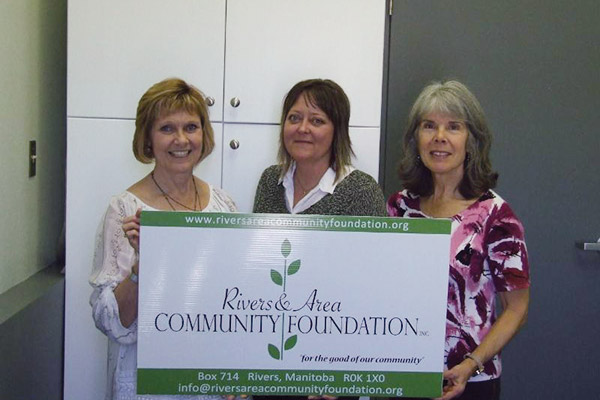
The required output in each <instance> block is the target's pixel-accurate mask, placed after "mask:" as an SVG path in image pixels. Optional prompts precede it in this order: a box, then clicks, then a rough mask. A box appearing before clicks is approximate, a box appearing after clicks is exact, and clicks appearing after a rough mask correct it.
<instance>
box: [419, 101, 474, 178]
mask: <svg viewBox="0 0 600 400" xmlns="http://www.w3.org/2000/svg"><path fill="white" fill-rule="evenodd" d="M468 138H469V130H468V128H467V126H466V124H465V122H464V121H462V120H461V119H458V118H455V117H454V116H451V115H448V114H444V113H439V112H433V113H429V114H426V115H425V116H424V117H423V119H422V120H421V123H420V124H419V127H418V128H417V143H418V150H419V155H420V156H421V161H422V162H423V164H424V165H425V167H427V169H429V170H430V171H431V174H432V176H433V177H434V180H435V179H439V178H444V179H445V178H450V177H453V178H456V179H458V180H460V179H462V177H463V175H464V161H465V157H466V147H467V139H468Z"/></svg>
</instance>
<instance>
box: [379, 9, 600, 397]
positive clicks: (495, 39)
mask: <svg viewBox="0 0 600 400" xmlns="http://www.w3.org/2000/svg"><path fill="white" fill-rule="evenodd" d="M598 15H600V2H598V1H597V0H577V1H571V2H566V1H563V0H526V1H522V0H504V1H491V0H488V1H481V0H452V1H439V0H395V1H394V15H393V17H392V21H391V26H390V43H391V46H390V69H389V86H388V95H389V101H388V103H387V110H386V111H387V121H386V123H387V127H388V129H387V137H386V143H385V146H384V151H385V153H384V154H383V155H382V156H383V159H384V160H385V161H384V168H385V171H384V176H385V180H384V184H385V192H386V193H387V194H390V193H392V192H393V191H395V190H398V189H399V188H400V184H399V182H398V180H397V178H396V171H395V169H396V164H397V162H398V160H399V158H400V156H401V154H400V148H399V141H400V138H401V136H402V133H403V129H404V126H405V122H406V116H407V114H408V110H409V108H410V106H411V105H412V103H413V101H414V100H415V98H416V96H417V95H418V93H419V91H420V90H421V89H422V88H423V86H424V85H426V84H427V83H428V82H430V81H431V80H434V79H437V80H441V79H448V78H456V79H459V80H461V81H463V82H464V83H466V84H467V85H468V86H469V87H470V88H471V89H472V90H473V92H474V93H475V94H476V96H477V97H478V98H479V100H480V102H481V103H482V105H483V108H484V109H485V111H486V113H487V117H488V122H489V123H490V126H491V128H492V131H493V132H494V134H495V138H494V143H493V145H492V162H493V165H494V168H495V169H497V170H498V171H499V173H500V179H499V185H498V188H497V191H498V192H499V193H500V195H501V196H502V197H504V198H505V199H506V200H508V201H509V203H510V204H511V206H512V208H513V209H514V210H515V212H516V213H517V215H518V216H519V217H520V218H521V220H522V221H523V224H524V226H525V235H526V241H527V246H528V250H529V256H530V263H531V276H532V287H531V303H530V310H529V319H528V322H527V324H526V325H525V327H524V329H523V330H522V331H521V332H519V334H518V335H517V336H516V337H515V338H514V340H513V341H512V342H511V343H509V345H508V346H507V347H506V349H505V351H504V352H503V361H504V362H503V364H504V370H503V373H502V381H503V383H502V384H503V388H502V392H503V396H502V398H503V399H511V400H513V399H515V400H520V399H578V398H597V397H598V392H599V391H600V380H599V379H598V372H597V360H598V358H600V349H599V348H598V346H597V344H598V334H599V333H600V318H598V299H599V298H600V297H599V296H598V285H600V256H599V254H595V253H591V252H583V251H581V250H578V249H576V248H575V241H576V240H582V239H585V240H587V241H596V240H597V239H598V237H599V236H600V213H599V212H598V211H599V210H600V207H599V206H598V204H599V202H598V199H599V198H600V173H599V170H600V161H599V150H600V134H599V132H598V126H600V113H599V112H598V102H599V95H600V74H599V72H598V71H599V68H600V51H599V50H598V40H599V38H600V24H598V21H597V17H598Z"/></svg>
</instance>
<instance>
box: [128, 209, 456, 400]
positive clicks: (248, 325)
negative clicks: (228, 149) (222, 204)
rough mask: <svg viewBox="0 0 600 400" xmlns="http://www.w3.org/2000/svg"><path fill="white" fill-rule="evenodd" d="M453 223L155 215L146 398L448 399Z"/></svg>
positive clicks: (147, 283)
mask: <svg viewBox="0 0 600 400" xmlns="http://www.w3.org/2000/svg"><path fill="white" fill-rule="evenodd" d="M449 234H450V221H448V220H431V219H400V218H375V217H373V218H371V217H332V216H289V215H273V214H269V215H267V214H213V213H198V214H192V213H172V212H144V213H143V214H142V233H141V237H142V240H141V250H140V254H141V259H140V286H139V289H140V291H139V317H138V324H139V328H138V329H139V333H138V392H139V393H144V394H217V393H229V394H234V393H246V394H269V395H308V394H320V395H323V394H327V395H338V396H340V395H354V396H423V397H437V396H439V395H440V394H441V381H442V371H443V355H444V336H445V316H446V296H447V287H448V254H449V238H450V235H449Z"/></svg>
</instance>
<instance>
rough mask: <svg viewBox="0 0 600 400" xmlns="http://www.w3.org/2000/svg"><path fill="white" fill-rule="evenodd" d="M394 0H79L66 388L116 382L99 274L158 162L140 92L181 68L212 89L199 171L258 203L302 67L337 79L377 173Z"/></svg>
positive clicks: (72, 67) (72, 56) (70, 109)
mask: <svg viewBox="0 0 600 400" xmlns="http://www.w3.org/2000/svg"><path fill="white" fill-rule="evenodd" d="M385 4H386V0H300V1H299V0H170V1H163V0H103V1H97V0H70V1H69V6H68V7H69V11H68V13H69V14H68V80H67V81H68V88H67V93H68V103H67V114H68V115H67V117H68V123H67V129H68V132H67V261H66V262H67V268H66V271H67V281H66V326H65V337H66V339H65V399H67V400H69V399H82V398H86V399H101V398H103V394H104V390H105V387H104V384H105V376H104V375H105V368H106V361H105V360H106V338H105V337H104V336H103V335H102V334H101V333H99V331H97V330H96V328H95V327H94V324H93V321H92V319H91V310H90V307H89V305H88V298H89V295H90V293H91V288H90V287H89V285H88V284H87V278H88V275H89V272H90V271H91V262H92V256H93V247H94V236H95V233H96V229H97V227H98V223H99V222H100V219H101V217H102V215H103V213H104V211H105V208H106V206H107V204H108V201H109V198H110V196H111V195H113V194H116V193H120V192H122V191H123V190H125V189H126V188H127V187H128V186H129V185H131V184H132V183H133V182H135V181H137V180H139V179H140V178H141V177H143V176H144V175H145V174H147V173H148V172H149V171H150V169H151V166H148V165H142V164H140V163H138V162H137V161H136V160H135V159H134V158H133V154H132V153H131V140H132V138H133V130H134V118H135V110H136V107H137V101H138V100H139V97H140V96H141V95H142V94H143V93H144V91H145V90H146V89H147V88H148V87H149V86H151V85H152V84H154V83H156V82H158V81H160V80H162V79H164V78H167V77H173V76H177V77H181V78H182V79H184V80H186V81H188V82H190V83H192V84H194V85H195V86H197V87H198V88H200V89H201V90H202V91H203V92H204V94H205V95H206V96H207V97H211V98H212V100H213V101H214V103H213V105H212V106H211V107H210V118H211V121H212V122H213V128H214V131H215V141H216V147H215V150H214V152H213V154H211V155H210V156H209V157H208V158H207V159H206V160H204V161H203V162H202V163H201V165H199V166H198V168H197V170H196V174H197V175H198V176H200V177H201V178H203V179H205V180H207V181H209V182H211V183H213V184H215V185H220V186H222V187H224V188H225V190H226V191H227V192H228V193H230V194H231V196H232V197H233V198H234V199H235V200H236V202H237V204H238V206H239V208H240V210H241V211H250V210H251V207H252V202H253V197H254V191H255V188H256V183H257V182H258V178H259V176H260V173H261V172H262V170H263V169H264V168H266V167H267V166H269V165H271V164H273V163H274V162H275V157H276V153H277V147H278V134H279V126H278V123H279V119H280V112H281V105H282V100H283V97H284V95H285V93H286V92H287V91H288V90H289V89H290V88H291V86H292V85H293V84H295V83H296V82H298V81H300V80H303V79H308V78H317V77H318V78H329V79H333V80H335V81H336V82H338V83H339V84H340V85H341V86H342V87H343V88H344V90H345V91H346V93H347V94H348V96H349V98H350V101H351V106H352V116H351V120H350V123H351V129H350V133H351V137H352V140H353V143H354V150H355V152H356V154H357V158H356V160H355V165H356V166H357V167H358V168H359V169H362V170H363V171H365V172H367V173H369V174H371V175H373V176H374V177H375V178H377V176H378V172H379V138H380V113H381V102H382V96H381V90H382V76H383V48H384V25H385V18H386V11H385ZM234 98H236V99H238V100H239V105H237V106H236V107H234V106H232V104H231V100H232V99H234Z"/></svg>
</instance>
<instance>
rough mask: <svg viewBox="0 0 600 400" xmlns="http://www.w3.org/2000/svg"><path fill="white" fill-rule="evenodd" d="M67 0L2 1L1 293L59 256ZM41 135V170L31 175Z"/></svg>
mask: <svg viewBox="0 0 600 400" xmlns="http://www.w3.org/2000/svg"><path fill="white" fill-rule="evenodd" d="M66 21H67V7H66V1H65V0H57V1H47V0H3V1H1V2H0V54H1V55H2V56H0V92H1V93H2V95H1V96H0V121H2V123H1V124H0V142H1V143H2V144H1V145H0V160H2V166H3V168H2V173H1V174H0V188H1V190H2V201H1V202H0V215H2V223H1V224H0V255H1V257H0V294H1V293H4V292H6V291H7V290H8V289H10V288H11V287H13V286H14V285H16V284H18V283H20V282H23V281H24V280H25V279H27V278H29V277H30V276H32V275H33V274H35V273H36V272H37V271H39V270H41V269H43V268H44V267H46V266H48V265H50V264H51V263H53V262H54V260H55V258H56V253H57V250H58V246H59V245H58V242H59V237H60V232H61V228H62V226H63V220H64V215H65V212H64V207H65V206H64V193H65V147H66V145H65V143H66V118H65V115H66V61H67V54H66V40H67V39H66V29H67V24H66ZM30 140H37V153H38V163H37V164H38V165H37V170H38V173H37V176H35V177H33V178H29V177H28V172H29V164H28V154H29V141H30Z"/></svg>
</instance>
